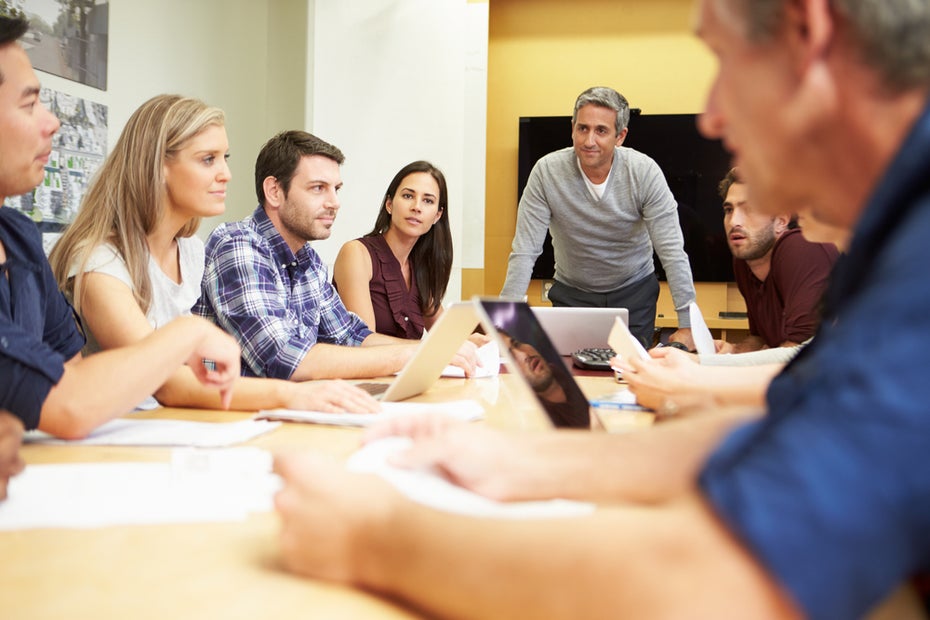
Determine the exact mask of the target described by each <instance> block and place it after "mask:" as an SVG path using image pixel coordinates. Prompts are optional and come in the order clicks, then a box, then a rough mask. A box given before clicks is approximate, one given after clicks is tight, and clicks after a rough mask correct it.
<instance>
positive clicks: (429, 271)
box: [365, 160, 452, 316]
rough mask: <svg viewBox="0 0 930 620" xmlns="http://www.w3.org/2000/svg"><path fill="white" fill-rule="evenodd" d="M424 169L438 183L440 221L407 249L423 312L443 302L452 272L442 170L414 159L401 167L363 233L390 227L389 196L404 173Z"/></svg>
mask: <svg viewBox="0 0 930 620" xmlns="http://www.w3.org/2000/svg"><path fill="white" fill-rule="evenodd" d="M417 172H425V173H427V174H429V175H430V176H432V177H433V178H434V179H435V180H436V184H437V185H439V211H440V216H439V221H438V222H436V224H435V225H434V226H431V227H430V229H429V231H427V232H426V234H424V235H423V236H421V237H420V238H419V239H417V242H416V243H415V244H414V246H413V250H412V251H411V252H410V260H411V263H412V264H413V265H414V270H413V273H414V277H415V279H416V282H417V289H419V292H420V304H421V308H420V309H421V310H422V311H423V314H424V315H425V316H430V315H433V314H436V312H437V311H438V310H439V308H440V307H441V306H442V298H443V295H445V294H446V286H448V284H449V275H450V274H451V273H452V232H451V230H450V228H449V193H448V191H447V190H446V177H445V176H443V174H442V171H441V170H440V169H439V168H437V167H436V166H434V165H433V164H431V163H429V162H428V161H422V160H421V161H415V162H413V163H410V164H407V165H406V166H404V167H403V168H401V169H400V172H398V173H397V174H396V175H394V178H393V179H392V180H391V184H390V185H388V188H387V191H386V192H385V193H384V198H382V200H381V210H380V211H378V219H377V220H376V221H375V227H374V228H372V229H371V232H370V233H368V234H367V235H365V236H366V237H375V236H377V235H383V234H384V233H385V232H387V229H388V228H390V227H391V214H390V213H388V211H387V201H388V199H391V200H394V195H395V194H396V193H397V189H398V188H399V187H400V184H401V182H402V181H403V180H404V179H405V178H407V176H409V175H411V174H414V173H417Z"/></svg>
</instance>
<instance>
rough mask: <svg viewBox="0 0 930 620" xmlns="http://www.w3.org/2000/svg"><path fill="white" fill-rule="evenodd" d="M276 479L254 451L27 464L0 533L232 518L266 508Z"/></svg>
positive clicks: (4, 508)
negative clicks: (144, 459)
mask: <svg viewBox="0 0 930 620" xmlns="http://www.w3.org/2000/svg"><path fill="white" fill-rule="evenodd" d="M280 486H281V483H280V479H279V478H278V477H277V476H276V475H274V474H272V473H271V455H270V454H269V453H268V452H266V451H264V450H259V449H258V448H231V449H227V450H194V449H182V450H175V451H174V452H173V454H172V461H171V462H170V463H76V464H64V465H29V466H27V467H26V469H25V470H24V471H23V472H22V473H21V474H20V475H18V476H16V477H14V478H12V479H11V480H10V486H9V497H8V499H7V500H6V501H4V502H0V530H19V529H36V528H94V527H106V526H112V525H131V524H153V523H188V522H205V521H239V520H243V519H245V518H246V517H247V516H248V515H249V513H253V512H268V511H270V510H272V508H273V503H272V500H273V497H274V493H275V492H276V491H277V490H278V489H279V488H280Z"/></svg>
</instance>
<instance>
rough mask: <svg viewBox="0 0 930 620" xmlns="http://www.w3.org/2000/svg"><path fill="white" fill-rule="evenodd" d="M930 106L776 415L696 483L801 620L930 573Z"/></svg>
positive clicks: (773, 406) (843, 268)
mask: <svg viewBox="0 0 930 620" xmlns="http://www.w3.org/2000/svg"><path fill="white" fill-rule="evenodd" d="M928 179H930V108H928V109H927V110H925V111H924V115H923V117H922V118H921V119H920V120H919V121H918V122H917V123H916V124H915V126H914V129H913V130H912V133H911V135H910V136H909V137H908V139H907V140H906V142H905V143H904V144H903V145H902V147H901V150H900V151H899V153H898V155H897V157H896V158H895V161H894V162H893V163H892V164H891V166H889V168H888V171H887V172H886V175H885V178H884V179H883V180H882V181H881V183H880V184H879V186H878V187H877V188H876V190H875V193H874V194H873V195H872V197H871V200H870V201H869V204H868V205H867V207H866V209H865V211H864V212H863V215H862V218H861V220H860V222H859V224H858V226H857V228H856V230H855V233H854V236H853V241H852V244H851V246H850V248H849V253H848V255H847V256H845V257H843V258H841V259H840V261H839V262H838V263H837V266H836V268H835V270H834V274H833V277H832V281H831V282H830V285H829V287H828V289H827V295H826V307H825V311H824V318H823V322H822V323H821V327H820V330H819V332H818V334H817V336H816V337H815V338H814V340H813V342H812V343H811V344H810V345H809V346H808V347H807V348H806V349H805V350H804V351H802V352H801V353H800V355H798V357H797V358H795V360H794V361H793V362H791V363H790V364H789V365H788V366H787V367H786V368H785V370H784V372H782V373H781V374H780V375H779V376H778V377H776V378H775V380H774V381H773V382H772V384H771V386H770V387H769V391H768V394H767V400H768V415H767V416H766V417H765V418H763V419H761V420H759V421H757V422H753V423H750V424H748V425H745V426H743V427H741V428H739V429H737V430H736V431H734V432H733V433H732V434H731V435H730V436H729V437H728V438H727V439H726V440H725V441H724V442H723V444H722V445H721V446H720V448H719V449H718V450H717V451H716V453H715V454H714V455H713V456H712V457H711V459H710V461H709V462H708V463H707V465H706V467H705V469H704V471H703V473H702V474H701V478H700V484H701V487H702V488H703V491H704V493H705V495H706V497H707V499H708V501H709V502H710V504H711V505H712V506H713V507H714V509H715V510H716V511H717V513H718V515H719V516H720V518H721V519H722V520H723V521H724V522H725V523H727V525H728V526H729V527H730V529H731V530H732V531H733V532H734V533H735V534H736V535H737V536H738V537H739V538H740V539H741V540H742V541H743V543H744V544H745V545H746V546H747V548H748V549H749V550H751V552H752V553H753V554H754V555H755V557H756V558H757V559H758V560H759V562H760V563H761V564H762V565H763V566H764V567H765V568H766V569H767V570H768V571H769V573H770V574H771V575H772V576H773V577H774V578H775V579H776V580H777V581H778V582H779V583H780V584H781V585H782V586H783V587H784V588H785V590H786V591H787V592H789V593H790V594H791V595H792V596H793V598H794V600H795V601H796V602H797V603H798V604H799V605H800V607H801V608H802V610H803V611H804V612H805V615H806V616H808V617H810V618H814V619H817V620H826V619H844V620H845V619H848V618H860V617H863V616H864V615H866V613H867V612H868V611H869V610H870V609H871V608H872V607H873V606H874V605H876V604H877V603H879V602H880V601H881V600H882V599H884V598H885V597H886V596H888V595H889V594H890V593H891V592H892V591H893V590H894V589H895V588H897V587H898V586H899V585H900V584H902V583H905V582H906V581H907V580H908V579H910V578H911V577H913V576H915V575H920V574H925V573H927V572H928V571H930V467H928V466H927V455H928V454H930V381H928V377H930V372H928V370H930V318H928V312H930V270H928V268H927V240H928V239H930V181H928Z"/></svg>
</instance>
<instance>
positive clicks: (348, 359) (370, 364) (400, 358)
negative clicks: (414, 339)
mask: <svg viewBox="0 0 930 620" xmlns="http://www.w3.org/2000/svg"><path fill="white" fill-rule="evenodd" d="M415 348H416V343H413V344H386V345H376V346H359V347H350V346H339V345H331V344H325V343H317V344H315V345H313V346H312V347H311V348H310V350H309V351H308V352H307V354H306V355H305V356H304V359H303V360H302V361H301V362H300V365H299V366H298V367H297V369H296V370H295V371H294V374H293V375H292V377H291V379H292V380H295V381H305V380H308V379H365V378H371V377H383V376H386V375H392V374H394V373H395V372H397V371H399V370H400V369H401V368H403V367H404V364H406V363H407V360H409V359H410V356H411V355H412V354H413V350H414V349H415Z"/></svg>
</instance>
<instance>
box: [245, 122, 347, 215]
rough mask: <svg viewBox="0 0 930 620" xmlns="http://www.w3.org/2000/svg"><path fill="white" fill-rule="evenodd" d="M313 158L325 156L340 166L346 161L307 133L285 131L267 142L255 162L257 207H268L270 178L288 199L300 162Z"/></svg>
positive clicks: (340, 153) (324, 142) (334, 149)
mask: <svg viewBox="0 0 930 620" xmlns="http://www.w3.org/2000/svg"><path fill="white" fill-rule="evenodd" d="M310 155H322V156H323V157H328V158H329V159H332V160H333V161H334V162H336V163H337V164H340V165H342V162H343V161H345V156H344V155H343V154H342V151H340V150H339V149H337V148H336V147H335V146H333V145H332V144H330V143H329V142H326V141H324V140H321V139H320V138H317V137H316V136H314V135H313V134H310V133H307V132H306V131H300V130H291V131H282V132H281V133H279V134H278V135H276V136H275V137H273V138H271V139H270V140H268V142H266V143H265V145H264V146H263V147H262V150H261V151H259V153H258V158H257V159H256V160H255V195H256V196H257V197H258V204H260V205H264V204H265V189H264V187H263V185H264V183H265V179H266V178H268V177H274V178H275V180H276V181H277V182H278V184H279V185H281V189H282V190H283V191H284V196H285V197H286V196H287V192H288V190H290V188H291V181H292V180H293V179H294V173H295V172H296V171H297V166H298V165H299V164H300V160H301V159H302V158H304V157H309V156H310Z"/></svg>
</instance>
